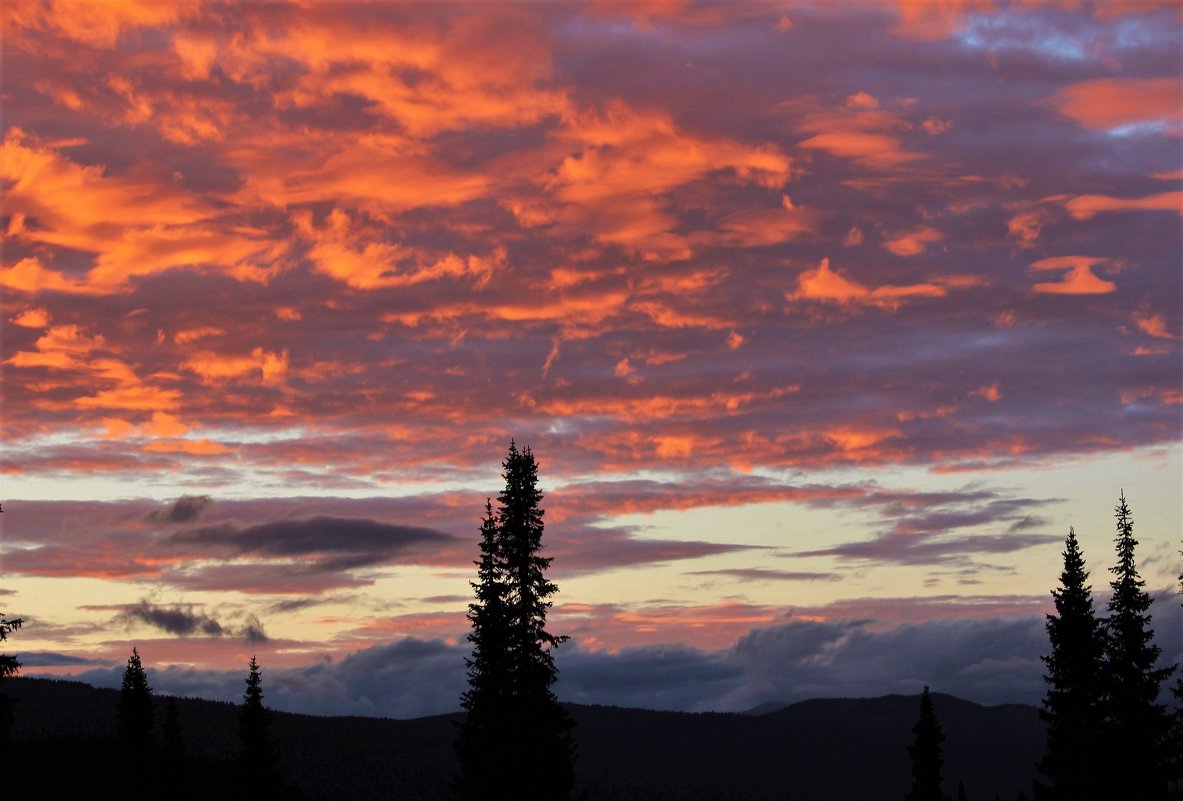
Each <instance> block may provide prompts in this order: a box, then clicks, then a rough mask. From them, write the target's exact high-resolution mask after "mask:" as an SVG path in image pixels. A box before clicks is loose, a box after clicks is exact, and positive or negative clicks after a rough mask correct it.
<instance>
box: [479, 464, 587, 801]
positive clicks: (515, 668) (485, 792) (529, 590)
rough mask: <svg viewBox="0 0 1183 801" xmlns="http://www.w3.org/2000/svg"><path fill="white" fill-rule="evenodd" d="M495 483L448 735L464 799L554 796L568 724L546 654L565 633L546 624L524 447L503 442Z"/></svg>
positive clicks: (531, 470)
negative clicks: (460, 689)
mask: <svg viewBox="0 0 1183 801" xmlns="http://www.w3.org/2000/svg"><path fill="white" fill-rule="evenodd" d="M502 466H503V468H504V472H503V473H502V478H504V479H505V489H504V490H502V492H501V494H500V495H498V497H497V501H498V506H497V513H496V516H495V517H494V515H493V514H492V506H491V504H489V503H486V506H485V512H486V516H485V520H484V522H483V523H482V525H481V558H480V560H479V561H478V562H477V563H476V564H477V582H476V583H475V584H474V585H473V586H474V588H475V590H476V600H475V602H474V603H473V604H472V605H471V606H470V607H469V621H470V622H471V623H472V627H473V628H472V632H471V634H470V636H469V641H470V642H471V643H472V644H473V653H472V656H471V657H470V658H469V660H468V662H467V664H468V679H469V688H468V691H467V692H465V694H464V696H463V697H462V698H461V703H462V704H463V706H464V709H465V713H466V714H465V720H464V722H463V723H462V724H461V727H460V732H459V734H458V737H457V742H456V751H457V756H458V757H459V760H460V769H461V774H460V778H459V781H458V784H459V790H460V792H461V795H462V796H464V797H465V798H500V797H513V798H515V799H521V801H533V800H534V799H537V800H538V801H543V799H545V801H561V800H562V799H566V798H569V797H570V795H571V786H572V784H573V782H574V765H573V763H574V745H573V742H572V738H571V720H570V718H569V717H568V716H567V714H566V712H565V711H564V710H563V708H562V707H561V706H560V705H559V703H558V700H557V699H556V698H555V695H554V692H553V691H552V690H551V686H552V685H553V684H554V682H555V680H556V679H557V678H558V670H557V668H556V666H555V662H554V653H553V650H554V649H555V648H557V647H558V646H559V645H560V644H562V643H563V642H564V641H565V640H566V639H567V638H566V637H563V636H556V635H554V634H551V633H550V632H549V631H548V630H547V628H546V613H547V610H548V609H549V608H550V607H551V604H552V602H551V601H550V597H551V596H553V595H554V594H555V593H556V592H558V587H557V586H556V585H555V584H554V583H553V582H551V581H549V580H548V579H547V578H546V569H547V568H548V567H550V563H551V559H550V558H549V557H544V556H542V554H541V552H542V532H543V528H544V524H543V516H544V514H545V513H544V511H543V509H542V508H541V505H540V504H541V501H542V493H541V492H540V491H539V490H538V465H537V463H536V462H535V461H534V455H533V453H532V452H531V451H530V449H529V448H525V449H523V450H521V451H519V450H518V449H517V445H516V443H513V442H510V446H509V453H508V455H507V456H506V459H505V462H503V464H502Z"/></svg>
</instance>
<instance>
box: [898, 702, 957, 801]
mask: <svg viewBox="0 0 1183 801" xmlns="http://www.w3.org/2000/svg"><path fill="white" fill-rule="evenodd" d="M912 733H913V734H915V735H916V739H915V740H914V741H913V743H912V745H910V746H908V754H909V755H911V757H912V791H911V792H910V793H908V795H907V797H906V799H905V801H949V797H948V796H947V795H945V794H944V793H943V792H942V791H941V769H942V768H943V766H944V759H943V758H942V757H941V743H943V742H944V741H945V735H944V733H943V732H942V731H941V724H940V723H939V722H937V715H936V712H935V711H934V710H933V707H932V698H931V697H929V694H928V687H925V688H924V694H923V695H921V696H920V718H919V720H917V721H916V725H915V726H913V727H912Z"/></svg>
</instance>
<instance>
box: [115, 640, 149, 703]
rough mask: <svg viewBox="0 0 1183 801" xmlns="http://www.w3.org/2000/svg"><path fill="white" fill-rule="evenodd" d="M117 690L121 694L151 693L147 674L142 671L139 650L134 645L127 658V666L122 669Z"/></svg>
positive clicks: (142, 666)
mask: <svg viewBox="0 0 1183 801" xmlns="http://www.w3.org/2000/svg"><path fill="white" fill-rule="evenodd" d="M119 690H120V692H121V693H123V694H135V695H151V694H152V688H151V687H149V686H148V674H147V673H145V672H144V665H143V663H142V662H141V661H140V652H139V650H138V649H137V648H136V647H135V646H134V645H133V646H132V649H131V656H129V657H128V658H127V667H126V668H124V670H123V681H122V682H121V683H120V686H119Z"/></svg>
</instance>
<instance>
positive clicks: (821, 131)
mask: <svg viewBox="0 0 1183 801" xmlns="http://www.w3.org/2000/svg"><path fill="white" fill-rule="evenodd" d="M781 107H782V108H783V109H784V110H786V111H788V112H796V113H798V114H800V120H799V122H798V123H797V126H796V127H797V130H798V131H799V132H801V133H806V134H812V135H811V136H808V137H807V138H805V139H803V140H802V141H800V142H798V143H797V146H798V147H801V148H805V149H806V150H821V151H824V152H826V153H829V154H830V155H832V156H836V157H838V158H842V159H849V160H851V161H854V162H855V163H857V164H860V165H862V166H863V167H868V168H870V169H873V170H880V171H894V170H898V169H900V168H902V167H905V166H907V165H909V164H911V163H912V162H915V161H918V160H920V159H922V158H924V155H923V154H922V153H917V152H914V151H911V150H907V149H906V148H904V146H903V143H902V141H901V139H900V136H899V133H900V132H901V131H906V130H908V129H910V128H912V125H911V124H909V123H908V122H907V121H905V120H904V119H903V118H902V117H901V116H900V115H899V114H898V113H896V112H895V111H892V110H890V109H886V108H881V107H880V103H879V101H878V100H876V99H875V98H874V97H871V96H870V95H869V94H867V93H866V92H859V93H857V94H854V95H851V96H850V97H848V98H847V99H846V102H845V103H844V104H843V105H841V106H823V105H822V104H821V102H820V101H819V100H818V99H817V98H815V97H804V98H800V99H798V100H793V101H787V102H785V103H782V104H781Z"/></svg>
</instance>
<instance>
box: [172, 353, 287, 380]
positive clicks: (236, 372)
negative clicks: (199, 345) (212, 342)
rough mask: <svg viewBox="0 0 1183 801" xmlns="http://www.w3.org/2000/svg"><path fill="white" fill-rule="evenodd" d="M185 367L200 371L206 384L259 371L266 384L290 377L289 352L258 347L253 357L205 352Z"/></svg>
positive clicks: (196, 355)
mask: <svg viewBox="0 0 1183 801" xmlns="http://www.w3.org/2000/svg"><path fill="white" fill-rule="evenodd" d="M181 368H182V369H184V370H189V371H190V372H193V373H196V374H197V375H199V376H201V378H202V380H203V381H204V382H206V383H213V384H218V383H222V382H225V381H228V380H230V379H232V378H242V377H244V376H249V375H251V374H253V373H257V378H258V380H261V381H262V383H264V384H280V383H283V381H284V379H285V377H286V376H287V370H288V352H287V351H286V350H285V351H282V352H279V353H276V352H273V351H269V350H268V351H265V350H263V349H262V348H255V349H254V350H252V351H251V352H250V355H249V356H225V355H222V354H219V353H212V352H210V351H202V352H200V353H197V354H195V355H194V356H191V357H190V358H188V359H186V360H185V361H184V362H182V363H181Z"/></svg>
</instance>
